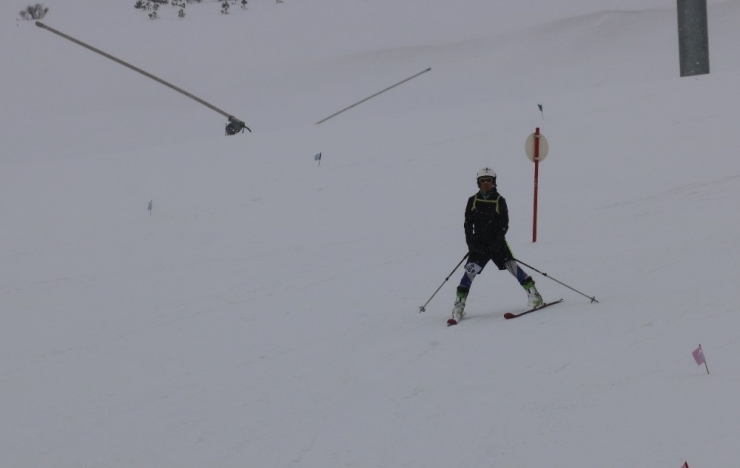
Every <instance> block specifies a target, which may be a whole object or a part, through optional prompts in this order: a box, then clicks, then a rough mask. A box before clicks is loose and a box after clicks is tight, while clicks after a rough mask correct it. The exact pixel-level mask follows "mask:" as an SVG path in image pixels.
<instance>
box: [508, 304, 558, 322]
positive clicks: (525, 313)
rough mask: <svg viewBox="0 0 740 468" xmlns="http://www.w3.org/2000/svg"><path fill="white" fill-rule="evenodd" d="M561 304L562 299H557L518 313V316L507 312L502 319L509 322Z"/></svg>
mask: <svg viewBox="0 0 740 468" xmlns="http://www.w3.org/2000/svg"><path fill="white" fill-rule="evenodd" d="M561 302H563V300H562V299H558V300H557V301H552V302H546V303H544V304H542V305H541V306H539V307H535V308H533V309H529V310H525V311H524V312H521V313H518V314H512V313H511V312H507V313H505V314H504V318H505V319H506V320H509V319H513V318H517V317H521V316H522V315H527V314H529V313H532V312H536V311H538V310H542V309H544V308H545V307H550V306H551V305H555V304H560V303H561Z"/></svg>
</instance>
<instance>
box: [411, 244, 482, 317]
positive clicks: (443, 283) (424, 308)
mask: <svg viewBox="0 0 740 468" xmlns="http://www.w3.org/2000/svg"><path fill="white" fill-rule="evenodd" d="M468 255H470V253H466V254H465V256H464V257H463V258H462V260H460V263H458V264H457V266H456V267H455V269H454V270H452V271H451V272H450V274H449V275H447V278H445V280H444V281H442V284H440V285H439V287H438V288H437V290H436V291H434V294H432V297H430V298H429V300H428V301H427V303H426V304H424V305H423V306H420V307H419V312H426V311H427V309H426V307H427V304H429V303H430V302H432V299H434V296H436V295H437V293H438V292H439V290H440V289H442V286H444V285H445V283H446V282H447V280H448V279H450V276H452V275H453V274H455V272H456V271H457V269H458V268H460V265H462V263H463V262H464V261H465V259H466V258H468Z"/></svg>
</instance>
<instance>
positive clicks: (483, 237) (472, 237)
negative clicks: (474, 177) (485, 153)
mask: <svg viewBox="0 0 740 468" xmlns="http://www.w3.org/2000/svg"><path fill="white" fill-rule="evenodd" d="M508 230H509V209H508V208H507V206H506V200H505V199H504V197H502V196H501V195H499V193H498V191H496V189H494V190H493V191H492V192H489V193H482V192H478V193H476V194H475V195H473V196H472V197H470V198H469V199H468V204H467V206H466V207H465V242H466V243H467V244H468V250H469V251H470V252H471V253H473V252H475V253H479V254H483V255H486V256H489V258H490V257H494V258H495V257H500V256H501V255H502V254H504V253H505V252H507V251H508V247H507V245H506V238H505V236H506V231H508ZM505 256H510V254H509V255H505ZM497 263H498V262H497Z"/></svg>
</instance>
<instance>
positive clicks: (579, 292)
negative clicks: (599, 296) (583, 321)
mask: <svg viewBox="0 0 740 468" xmlns="http://www.w3.org/2000/svg"><path fill="white" fill-rule="evenodd" d="M514 261H517V262H519V263H521V264H522V265H524V266H525V267H527V268H531V269H532V270H534V271H536V272H537V273H539V274H541V275H542V276H544V277H546V278H550V279H551V280H553V281H555V282H556V283H558V284H562V285H563V286H565V287H566V288H568V289H570V290H571V291H575V292H577V293H578V294H580V295H581V296H583V297H588V298H589V299H591V303H592V304H593V303H594V302H596V303H597V304H598V302H599V301H597V300H596V296H593V297H589V296H587V295H585V294H583V293H582V292H581V291H578V290H577V289H573V288H571V287H570V286H568V285H567V284H565V283H563V282H562V281H558V280H556V279H555V278H553V277H552V276H550V275H548V274H547V273H543V272H541V271H540V270H538V269H537V268H535V267H533V266H532V265H527V264H526V263H524V262H523V261H521V260H519V259H518V258H515V259H514Z"/></svg>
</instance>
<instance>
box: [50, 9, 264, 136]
mask: <svg viewBox="0 0 740 468" xmlns="http://www.w3.org/2000/svg"><path fill="white" fill-rule="evenodd" d="M36 26H38V27H39V28H43V29H46V30H47V31H51V32H53V33H54V34H56V35H58V36H61V37H63V38H65V39H67V40H69V41H72V42H74V43H75V44H77V45H81V46H82V47H84V48H86V49H90V50H92V51H93V52H95V53H98V54H100V55H102V56H103V57H106V58H109V59H111V60H113V61H114V62H116V63H120V64H121V65H123V66H124V67H128V68H130V69H132V70H134V71H135V72H139V73H141V74H142V75H144V76H146V77H147V78H151V79H152V80H154V81H156V82H157V83H161V84H163V85H165V86H167V87H168V88H170V89H174V90H175V91H177V92H178V93H180V94H183V95H185V96H187V97H189V98H190V99H192V100H194V101H197V102H199V103H200V104H203V105H204V106H206V107H208V108H209V109H212V110H214V111H216V112H218V113H219V114H221V115H223V116H224V117H226V118H228V119H229V124H228V125H227V127H226V129H227V134H232V133H229V127H231V130H232V131H233V130H236V131H234V132H233V133H238V132H239V131H243V130H244V129H245V128H246V129H247V130H249V131H250V132H251V131H252V130H250V129H249V127H247V125H246V124H245V123H244V122H243V121H242V120H239V119H237V118H236V117H234V116H233V115H231V114H229V113H227V112H224V111H222V110H221V109H219V108H218V107H216V106H214V105H213V104H211V103H208V102H206V101H204V100H203V99H201V98H199V97H197V96H194V95H192V94H190V93H188V92H187V91H185V90H184V89H181V88H178V87H177V86H175V85H173V84H171V83H168V82H166V81H164V80H163V79H161V78H157V77H156V76H154V75H152V74H151V73H148V72H145V71H144V70H142V69H141V68H138V67H135V66H133V65H131V64H130V63H126V62H124V61H123V60H121V59H119V58H116V57H114V56H112V55H110V54H107V53H105V52H103V51H102V50H100V49H96V48H95V47H93V46H91V45H88V44H85V43H84V42H82V41H80V40H77V39H75V38H74V37H71V36H68V35H66V34H64V33H62V32H60V31H57V30H56V29H54V28H50V27H49V26H47V25H45V24H43V23H42V22H40V21H36Z"/></svg>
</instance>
